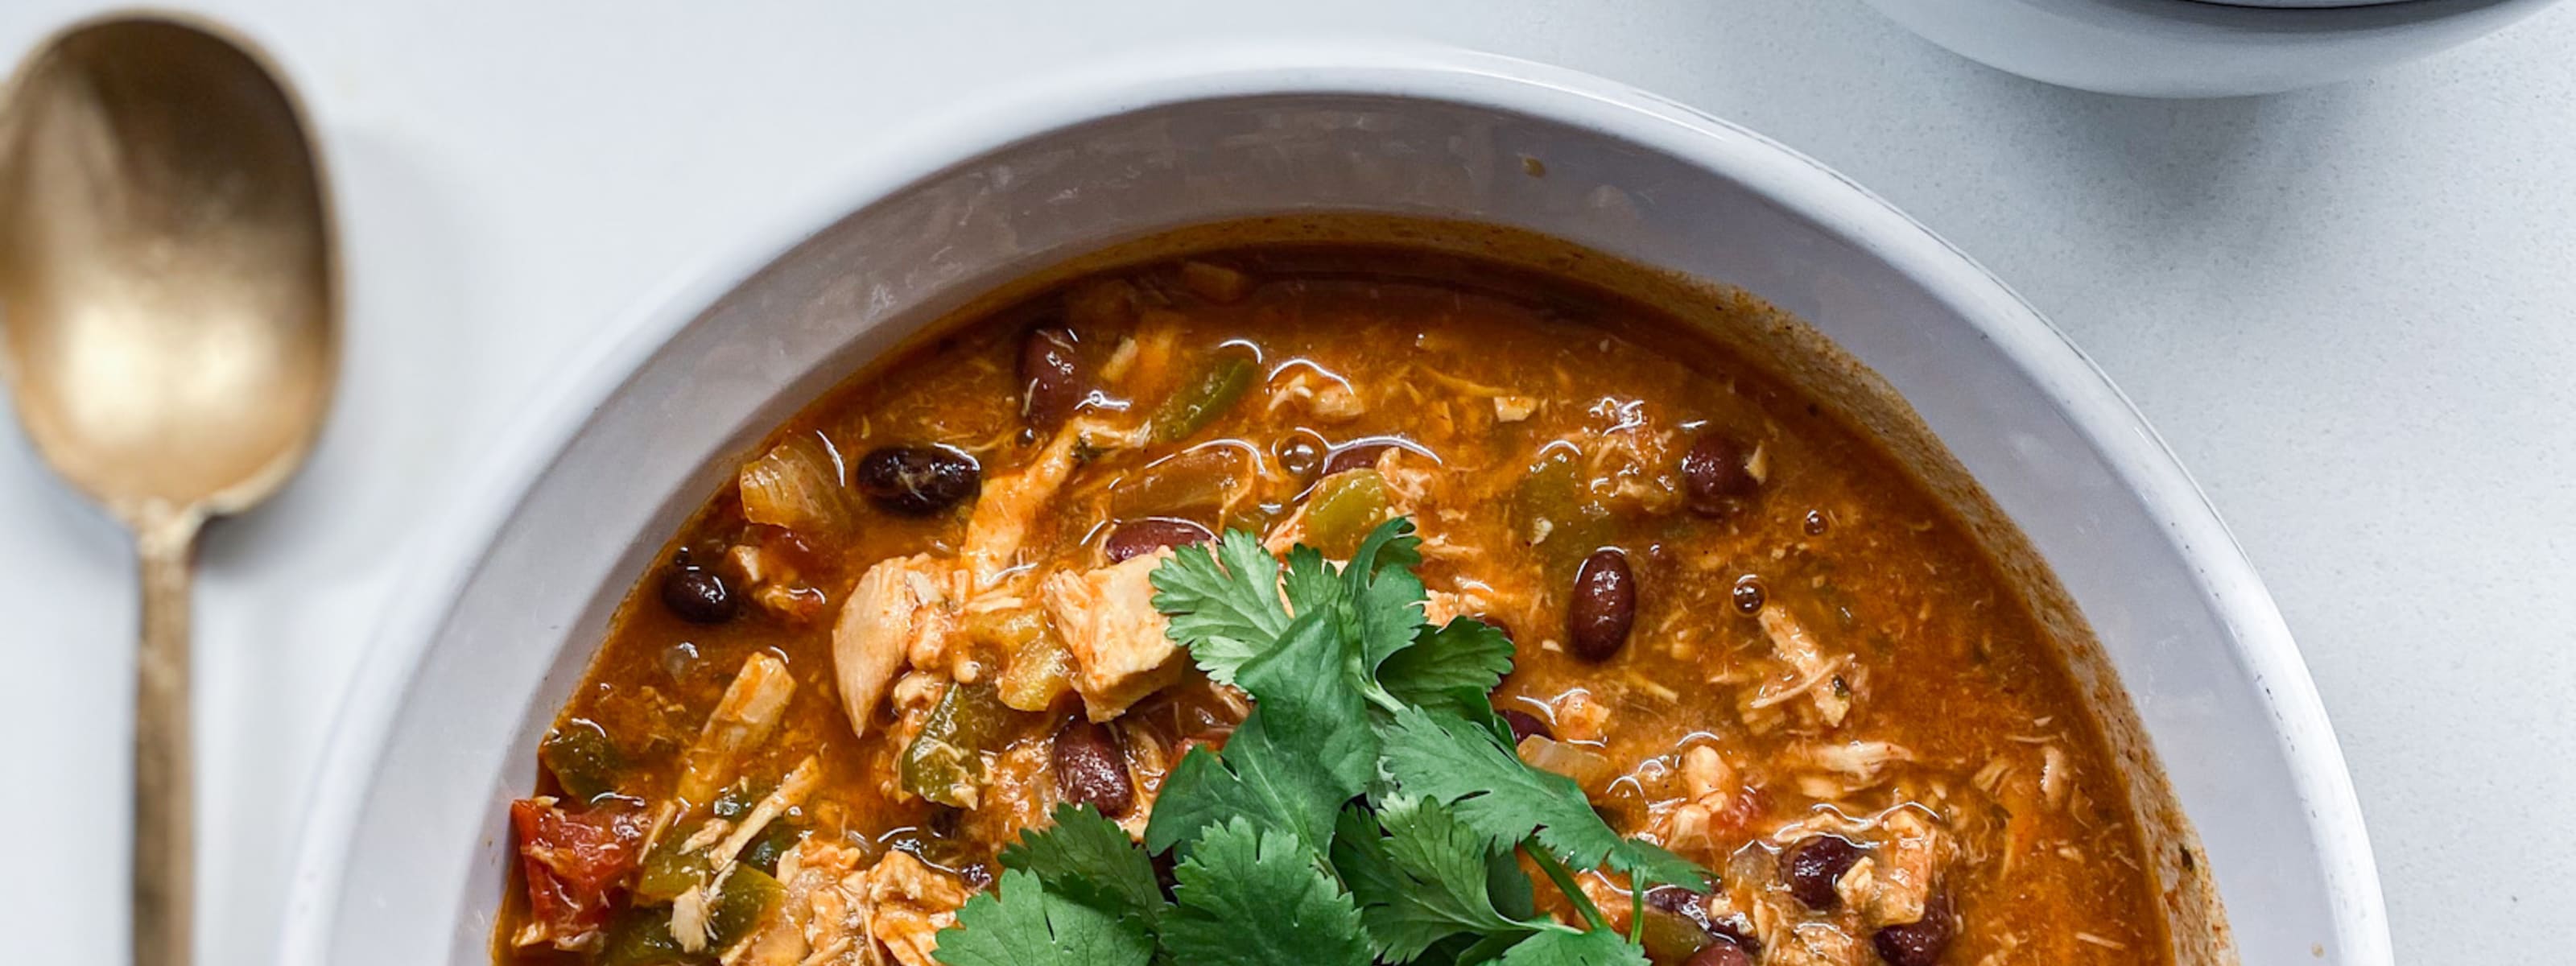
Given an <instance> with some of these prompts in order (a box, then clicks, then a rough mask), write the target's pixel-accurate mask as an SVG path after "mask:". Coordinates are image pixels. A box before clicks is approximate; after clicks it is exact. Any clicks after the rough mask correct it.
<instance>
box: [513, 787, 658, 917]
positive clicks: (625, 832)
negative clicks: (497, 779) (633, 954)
mask: <svg viewBox="0 0 2576 966" xmlns="http://www.w3.org/2000/svg"><path fill="white" fill-rule="evenodd" d="M510 825H511V827H512V828H513V829H514V830H516V831H517V832H518V834H519V864H520V867H521V868H522V869H523V870H524V871H525V872H526V874H527V877H528V918H529V920H530V921H531V922H534V923H536V924H538V925H540V926H542V927H544V929H545V939H546V940H547V941H549V942H551V943H553V944H554V945H555V946H556V947H557V948H561V949H582V948H586V947H588V946H590V945H592V941H593V938H594V937H595V936H597V935H598V933H599V931H600V930H601V929H602V928H604V927H606V926H607V925H608V914H609V912H610V910H611V908H612V907H613V906H614V905H615V903H616V899H617V894H618V892H619V891H620V889H619V884H620V883H621V882H623V881H624V880H625V878H626V875H627V873H630V872H633V871H635V867H636V865H637V864H638V863H640V862H641V861H642V860H643V852H644V850H643V844H644V823H643V821H642V819H641V817H640V816H638V815H637V814H636V813H635V812H634V810H632V809H629V808H626V807H624V806H608V807H604V808H595V809H591V810H588V811H582V812H567V811H565V810H563V809H560V808H557V807H555V803H554V800H553V799H550V798H524V799H520V800H518V801H515V802H511V803H510Z"/></svg>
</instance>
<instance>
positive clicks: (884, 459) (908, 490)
mask: <svg viewBox="0 0 2576 966" xmlns="http://www.w3.org/2000/svg"><path fill="white" fill-rule="evenodd" d="M857 477H858V486H859V492H861V493H864V494H867V497H868V500H869V502H872V503H875V504H876V505H877V506H880V507H883V508H885V509H886V510H887V511H889V512H893V513H900V514H903V515H905V516H916V517H918V516H928V515H930V514H933V513H937V512H939V511H941V510H945V509H948V508H949V507H952V506H956V505H957V503H958V501H961V500H964V499H966V498H968V497H972V496H974V495H975V494H976V492H977V491H979V490H981V489H982V488H983V485H984V480H983V468H982V467H980V466H977V465H975V458H974V457H972V456H968V455H966V454H964V453H961V452H958V451H957V450H954V449H950V448H948V447H945V446H880V447H877V448H876V449H872V450H869V451H868V455H866V456H862V457H859V471H858V474H857Z"/></svg>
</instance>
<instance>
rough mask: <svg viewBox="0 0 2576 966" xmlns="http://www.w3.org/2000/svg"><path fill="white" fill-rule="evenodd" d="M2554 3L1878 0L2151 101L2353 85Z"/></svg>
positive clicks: (2000, 55) (2023, 70)
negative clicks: (2353, 82) (2339, 84)
mask: <svg viewBox="0 0 2576 966" xmlns="http://www.w3.org/2000/svg"><path fill="white" fill-rule="evenodd" d="M2552 2H2553V0H2404V2H2369V3H2363V2H2359V0H2215V2H2200V0H1870V5H1871V6H1875V7H1877V8H1878V9H1879V12H1880V13H1884V14H1886V15H1887V16H1888V19H1891V20H1894V21H1896V22H1898V23H1901V24H1904V25H1905V26H1906V27H1907V28H1908V29H1911V30H1913V31H1914V32H1915V33H1918V34H1922V35H1923V36H1924V38H1925V39H1927V40H1930V41H1932V42H1933V43H1936V44H1940V45H1941V46H1943V47H1947V48H1950V50H1951V51H1953V52H1955V53H1957V54H1959V55H1960V56H1962V57H1966V58H1968V59H1970V60H1974V61H1976V62H1978V63H1981V64H1985V65H1987V66H1989V67H1993V68H1996V69H1998V70H2008V71H2011V72H2013V73H2016V74H2020V75H2022V76H2024V77H2028V78H2031V79H2033V80H2043V81H2047V82H2049V83H2051V84H2063V85H2065V86H2068V87H2076V88H2082V89H2084V90H2088V91H2101V92H2103V93H2106V94H2134V95H2138V96H2142V97H2231V96H2236V95H2241V94H2272V93H2277V92H2280V91H2287V90H2295V89H2298V88H2302V87H2314V86H2317V85H2319V84H2332V83H2335V82H2337V81H2347V80H2352V79H2354V78H2357V77H2362V76H2365V75H2368V74H2371V73H2374V72H2377V71H2381V70H2385V69H2387V68H2389V67H2392V66H2395V65H2397V64H2402V63H2405V62H2407V61H2410V60H2414V59H2416V58H2419V57H2423V56H2426V55H2429V54H2432V53H2434V52H2436V51H2440V50H2443V49H2446V48H2449V47H2453V46H2457V45H2459V44H2464V43H2467V42H2469V41H2471V40H2474V39H2476V38H2478V37H2481V36H2484V35H2486V34H2487V33H2490V32H2492V31H2496V30H2500V29H2503V28H2504V26H2505V25H2506V24H2510V23H2513V22H2514V21H2516V20H2520V19H2522V18H2524V17H2527V16H2530V15H2532V14H2534V13H2537V12H2539V11H2540V8H2542V7H2544V6H2547V5H2549V4H2550V3H2552Z"/></svg>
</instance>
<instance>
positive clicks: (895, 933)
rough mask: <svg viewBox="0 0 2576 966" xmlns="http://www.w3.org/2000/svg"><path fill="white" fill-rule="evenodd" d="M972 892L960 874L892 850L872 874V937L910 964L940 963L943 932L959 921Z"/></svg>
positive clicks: (869, 876) (869, 878)
mask: <svg viewBox="0 0 2576 966" xmlns="http://www.w3.org/2000/svg"><path fill="white" fill-rule="evenodd" d="M966 895H967V891H966V884H965V883H963V882H959V881H957V879H956V877H954V876H950V875H948V874H946V873H943V872H940V871H938V870H936V869H932V868H931V867H929V866H927V865H923V864H922V863H921V860H919V859H916V858H913V857H912V854H911V853H908V852H888V853H886V856H885V858H882V859H878V860H877V864H876V866H875V867H874V868H871V869H869V870H868V872H867V891H866V893H865V899H866V901H867V903H868V906H869V908H868V913H867V923H868V935H869V937H870V938H872V939H874V940H876V941H877V942H880V943H883V944H885V948H886V950H887V951H888V952H891V953H893V954H894V958H895V960H896V961H897V962H900V963H902V964H904V966H937V960H935V959H933V958H932V954H934V953H936V952H938V951H939V931H940V930H942V929H946V928H948V927H949V926H952V925H955V924H956V923H957V910H958V908H959V907H962V906H964V905H965V904H966Z"/></svg>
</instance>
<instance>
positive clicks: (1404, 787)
mask: <svg viewBox="0 0 2576 966" xmlns="http://www.w3.org/2000/svg"><path fill="white" fill-rule="evenodd" d="M1420 544H1421V541H1420V540H1419V539H1418V538H1416V537H1414V536H1413V526H1412V524H1411V523H1410V522H1408V521H1405V520H1402V519H1397V520H1392V521H1389V522H1388V523H1386V524H1385V525H1383V526H1380V527H1379V528H1377V530H1375V531H1374V532H1372V533H1370V534H1369V536H1368V538H1367V539H1366V540H1364V541H1362V543H1361V544H1360V547H1359V549H1358V550H1357V551H1355V552H1354V553H1353V554H1352V555H1351V559H1350V561H1349V562H1348V563H1345V564H1341V565H1339V566H1336V565H1334V564H1333V563H1331V562H1329V561H1326V560H1325V559H1324V558H1323V555H1322V554H1321V553H1318V552H1317V551H1315V550H1314V549H1313V548H1310V547H1305V546H1299V547H1296V548H1294V549H1292V550H1290V551H1289V553H1288V555H1287V559H1286V561H1285V563H1284V566H1283V563H1282V561H1281V560H1280V559H1279V558H1277V557H1274V556H1273V555H1271V553H1270V552H1269V551H1268V550H1266V549H1264V548H1263V547H1262V545H1261V542H1260V541H1259V540H1258V539H1257V538H1255V537H1254V536H1253V535H1252V534H1249V533H1245V532H1242V531H1234V532H1229V533H1227V534H1226V535H1225V536H1224V537H1223V538H1221V539H1220V540H1218V541H1217V542H1216V544H1215V545H1214V547H1213V548H1209V547H1190V548H1184V549H1182V550H1180V551H1179V552H1178V553H1177V554H1176V555H1175V556H1174V557H1173V558H1172V559H1170V560H1168V561H1165V562H1164V563H1163V564H1162V565H1160V566H1159V567H1157V568H1156V569H1155V571H1154V574H1153V584H1154V587H1155V589H1156V590H1157V591H1158V593H1157V594H1156V596H1155V598H1154V606H1155V607H1156V609H1158V610H1161V611H1162V612H1163V613H1165V614H1167V615H1169V616H1170V618H1171V622H1170V623H1171V631H1170V633H1171V636H1172V639H1173V640H1174V641H1177V642H1179V643H1181V644H1182V645H1184V646H1186V647H1187V648H1189V651H1190V655H1191V657H1192V659H1193V660H1195V661H1196V662H1197V664H1198V666H1199V668H1200V670H1202V671H1204V672H1206V673H1207V675H1208V676H1209V677H1210V678H1212V679H1214V680H1217V681H1220V682H1224V683H1227V684H1232V685H1235V686H1237V687H1240V688H1242V689H1243V690H1244V691H1246V692H1248V693H1249V694H1251V695H1252V698H1253V710H1252V714H1251V715H1250V716H1248V717H1246V718H1245V719H1244V720H1243V722H1242V724H1241V725H1239V726H1237V728H1236V729H1235V731H1234V734H1233V735H1232V736H1231V737H1230V738H1229V739H1227V741H1226V743H1225V748H1224V750H1223V751H1222V752H1216V751H1210V750H1208V749H1207V748H1206V747H1197V748H1193V749H1191V751H1190V752H1189V754H1187V755H1185V756H1183V757H1182V759H1181V760H1180V762H1179V763H1178V764H1177V765H1175V766H1174V767H1173V769H1172V772H1171V774H1170V775H1169V776H1167V777H1166V778H1165V780H1164V783H1163V787H1162V792H1161V795H1160V797H1159V798H1158V799H1157V800H1156V801H1155V803H1154V812H1153V817H1152V819H1151V820H1149V821H1148V822H1147V824H1146V827H1145V835H1144V842H1143V843H1142V846H1141V847H1139V845H1138V844H1137V843H1134V842H1132V841H1130V840H1129V839H1128V837H1127V835H1126V833H1125V832H1124V831H1122V830H1120V829H1119V827H1118V826H1117V825H1116V824H1114V823H1112V822H1110V821H1109V820H1108V819H1106V818H1104V817H1102V816H1101V815H1100V814H1099V813H1098V812H1096V811H1093V810H1091V809H1090V808H1089V807H1088V806H1080V807H1077V806H1065V807H1061V808H1059V809H1057V810H1056V813H1055V816H1054V819H1055V823H1054V824H1053V825H1052V826H1049V827H1047V828H1043V829H1036V830H1032V831H1029V832H1027V833H1025V834H1024V835H1023V836H1022V837H1021V840H1020V841H1019V842H1018V843H1015V844H1013V845H1012V846H1011V847H1009V848H1006V849H1004V850H1003V851H1002V854H1001V863H1002V866H1003V868H1004V869H1005V870H1006V871H1005V872H1004V873H1003V875H1002V878H1001V882H1000V884H999V885H1000V887H999V888H998V889H996V890H995V891H994V892H992V893H989V894H986V895H979V896H976V897H975V898H974V899H973V900H971V901H969V902H968V903H967V904H966V906H965V908H963V909H960V910H959V911H958V913H957V925H956V926H954V927H951V928H949V929H947V930H945V931H942V932H941V933H940V935H939V958H940V960H941V961H942V962H945V963H948V964H950V966H986V964H999V963H1020V964H1041V966H1044V964H1058V963H1062V964H1075V963H1081V964H1105V966H1147V964H1162V963H1189V964H1193V966H1197V964H1212V966H1273V964H1277V966H1287V964H1292V963H1293V964H1301V966H1302V964H1327V966H1329V964H1346V966H1367V964H1371V963H1389V964H1408V963H1424V964H1442V966H1447V964H1457V966H1466V964H1475V963H1496V964H1501V966H1613V964H1618V966H1643V964H1644V963H1645V962H1646V959H1645V954H1644V952H1643V950H1642V949H1641V948H1640V947H1639V946H1638V944H1637V940H1636V936H1635V934H1634V930H1633V928H1632V930H1631V933H1630V935H1627V936H1621V935H1619V934H1617V933H1615V932H1613V931H1611V930H1610V929H1609V928H1607V926H1606V925H1605V922H1606V920H1605V918H1604V917H1603V916H1602V914H1601V912H1600V909H1599V908H1598V907H1596V906H1595V905H1594V904H1593V902H1592V900H1591V899H1590V898H1589V897H1587V896H1586V895H1585V894H1584V893H1583V891H1582V890H1581V889H1579V888H1577V887H1576V885H1575V882H1574V875H1575V872H1576V870H1580V869H1596V868H1603V867H1607V868H1609V869H1611V870H1613V871H1616V872H1618V873H1621V874H1623V875H1625V876H1626V878H1627V880H1628V882H1629V887H1630V889H1631V890H1632V895H1631V896H1630V901H1631V906H1632V908H1634V907H1635V905H1636V904H1638V903H1641V902H1642V897H1643V895H1644V892H1645V890H1646V889H1647V888H1649V887H1651V886H1654V885H1658V884H1665V883H1678V884H1683V885H1688V886H1690V887H1692V888H1705V887H1706V885H1707V873H1705V872H1703V871H1702V870H1701V869H1699V868H1698V867H1697V866H1694V865H1692V864H1691V863H1689V862H1687V861H1684V860H1682V859H1681V858H1679V857H1677V856H1675V855H1673V854H1672V853H1670V852H1666V851H1664V850H1663V849H1660V848H1657V847H1655V846H1654V845H1652V844H1650V843H1647V842H1643V841H1639V840H1636V839H1630V838H1624V837H1622V836H1620V835H1619V834H1618V832H1617V831H1615V830H1613V829H1612V828H1610V826H1609V824H1608V823H1607V822H1605V821H1603V820H1602V818H1601V816H1600V815H1599V814H1598V813H1596V812H1594V811H1593V810H1592V807H1591V805H1590V803H1589V802H1588V801H1586V800H1585V798H1584V795H1583V792H1582V789H1580V788H1579V787H1577V786H1576V785H1575V783H1574V782H1573V781H1572V780H1570V779H1567V778H1565V777H1564V776H1561V775H1556V774H1552V773H1549V772H1546V771H1541V770H1538V769H1535V768H1531V767H1529V766H1528V765H1527V764H1524V763H1523V762H1522V761H1521V760H1520V758H1519V756H1518V755H1517V754H1515V753H1514V751H1513V748H1512V743H1511V731H1510V729H1509V728H1508V727H1507V726H1506V725H1505V724H1504V723H1503V721H1502V720H1501V718H1500V716H1498V715H1496V714H1495V713H1494V711H1493V708H1492V706H1491V705H1490V704H1488V703H1487V700H1486V694H1487V693H1488V692H1490V691H1492V690H1493V688H1494V686H1495V685H1496V684H1498V683H1500V682H1501V681H1502V679H1503V676H1504V675H1506V674H1508V673H1510V671H1511V667H1512V662H1511V655H1512V645H1511V641H1510V640H1508V639H1506V638H1504V637H1503V636H1502V634H1501V633H1500V632H1498V631H1496V630H1494V629H1493V628H1492V627H1489V626H1487V625H1485V624H1483V623H1480V622H1477V621H1473V620H1466V619H1460V620H1453V621H1450V622H1449V623H1447V624H1445V625H1439V626H1434V625H1432V624H1431V623H1430V622H1429V621H1427V620H1426V619H1425V618H1424V616H1423V603H1424V600H1425V599H1426V597H1427V594H1426V592H1425V591H1424V589H1423V585H1422V581H1421V579H1420V578H1419V577H1417V576H1415V575H1414V572H1413V570H1414V568H1415V567H1417V566H1419V565H1420V564H1421V562H1422V555H1421V553H1420V550H1419V547H1420ZM1165 853H1169V854H1170V856H1171V858H1172V859H1173V861H1174V864H1173V871H1172V880H1173V884H1172V885H1171V887H1170V888H1169V889H1168V890H1166V889H1165V888H1164V887H1163V886H1162V885H1161V884H1159V883H1158V882H1157V881H1156V879H1155V877H1154V872H1153V860H1152V858H1151V856H1154V855H1162V854H1165ZM1523 858H1526V859H1527V860H1528V862H1529V864H1530V865H1532V866H1535V867H1537V868H1538V869H1539V870H1540V871H1541V872H1542V873H1543V874H1544V875H1545V877H1546V879H1547V880H1548V881H1549V882H1550V884H1551V887H1552V888H1554V889H1556V890H1557V891H1558V892H1560V893H1561V894H1563V895H1564V896H1565V898H1566V901H1567V902H1568V904H1570V905H1571V906H1573V907H1574V909H1575V910H1576V912H1577V913H1578V915H1579V916H1580V918H1581V920H1582V922H1581V923H1580V924H1567V923H1562V922H1558V921H1556V920H1555V919H1553V918H1550V917H1546V916H1542V915H1539V914H1538V913H1537V911H1536V905H1535V901H1534V895H1535V891H1536V887H1535V885H1534V884H1533V883H1532V881H1531V879H1530V877H1529V875H1528V874H1527V873H1526V872H1525V871H1523V867H1522V864H1521V861H1522V859H1523ZM1631 921H1632V922H1634V921H1635V920H1634V918H1633V917H1632V919H1631Z"/></svg>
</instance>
